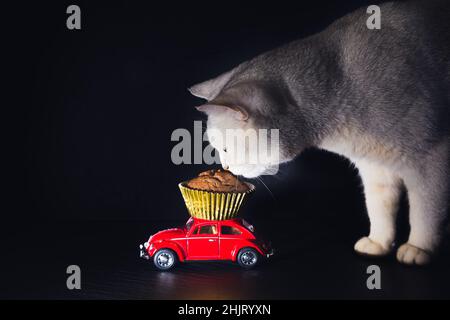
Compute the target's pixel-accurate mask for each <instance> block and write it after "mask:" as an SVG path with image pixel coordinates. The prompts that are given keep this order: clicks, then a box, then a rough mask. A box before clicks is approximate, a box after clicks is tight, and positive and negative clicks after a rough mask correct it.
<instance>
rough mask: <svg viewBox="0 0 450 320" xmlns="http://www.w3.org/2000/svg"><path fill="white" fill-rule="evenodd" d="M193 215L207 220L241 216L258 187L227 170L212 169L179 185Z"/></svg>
mask: <svg viewBox="0 0 450 320" xmlns="http://www.w3.org/2000/svg"><path fill="white" fill-rule="evenodd" d="M178 186H179V188H180V191H181V194H182V195H183V198H184V202H185V203H186V207H187V209H188V211H189V214H190V215H191V216H193V217H195V218H199V219H206V220H227V219H233V218H235V217H236V216H237V214H238V212H239V209H240V208H241V206H242V204H243V202H244V199H246V198H247V195H248V194H250V193H251V192H253V191H254V189H255V187H254V186H253V185H252V184H250V183H247V182H243V181H239V179H238V178H237V177H236V176H235V175H233V174H232V173H231V172H230V171H227V170H221V169H220V170H208V171H205V172H202V173H200V174H199V175H198V176H197V177H195V178H193V179H191V180H189V181H186V182H182V183H180V184H179V185H178Z"/></svg>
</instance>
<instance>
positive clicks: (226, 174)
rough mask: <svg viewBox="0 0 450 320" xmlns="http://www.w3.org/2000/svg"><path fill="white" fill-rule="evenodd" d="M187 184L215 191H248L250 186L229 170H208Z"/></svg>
mask: <svg viewBox="0 0 450 320" xmlns="http://www.w3.org/2000/svg"><path fill="white" fill-rule="evenodd" d="M186 186H187V187H189V188H192V189H197V190H202V191H215V192H246V191H248V190H249V189H250V188H249V186H248V185H247V184H246V183H245V182H242V181H239V180H238V178H237V177H236V176H235V175H234V174H232V173H231V172H230V171H228V170H222V169H218V170H208V171H204V172H202V173H200V174H199V175H198V177H195V178H193V179H191V180H189V181H188V182H187V183H186Z"/></svg>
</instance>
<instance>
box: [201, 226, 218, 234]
mask: <svg viewBox="0 0 450 320" xmlns="http://www.w3.org/2000/svg"><path fill="white" fill-rule="evenodd" d="M198 234H217V226H216V225H215V224H207V225H204V226H201V227H200V230H199V232H198Z"/></svg>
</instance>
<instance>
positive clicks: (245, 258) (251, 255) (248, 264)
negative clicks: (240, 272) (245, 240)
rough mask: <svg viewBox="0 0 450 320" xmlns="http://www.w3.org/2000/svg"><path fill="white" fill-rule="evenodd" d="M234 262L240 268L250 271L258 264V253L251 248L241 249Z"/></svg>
mask: <svg viewBox="0 0 450 320" xmlns="http://www.w3.org/2000/svg"><path fill="white" fill-rule="evenodd" d="M236 260H237V263H238V264H239V265H240V266H241V267H242V268H244V269H252V268H254V267H255V266H256V265H257V264H258V262H259V253H258V252H257V251H256V250H255V249H253V248H242V249H241V250H240V251H239V253H238V256H237V259H236Z"/></svg>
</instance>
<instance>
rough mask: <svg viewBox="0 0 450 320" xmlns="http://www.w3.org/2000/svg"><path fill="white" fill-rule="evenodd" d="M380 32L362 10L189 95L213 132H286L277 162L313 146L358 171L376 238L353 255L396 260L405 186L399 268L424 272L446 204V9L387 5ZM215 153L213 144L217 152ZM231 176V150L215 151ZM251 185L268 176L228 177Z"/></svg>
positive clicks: (449, 66)
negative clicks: (405, 226)
mask: <svg viewBox="0 0 450 320" xmlns="http://www.w3.org/2000/svg"><path fill="white" fill-rule="evenodd" d="M380 7H381V17H382V20H381V29H380V30H370V29H368V28H367V26H366V20H367V18H368V14H367V13H366V8H362V9H360V10H357V11H355V12H353V13H351V14H349V15H347V16H345V17H343V18H341V19H339V20H337V21H336V22H334V23H333V24H332V25H331V26H329V27H328V28H327V29H326V30H324V31H323V32H321V33H319V34H316V35H313V36H311V37H308V38H306V39H302V40H299V41H295V42H292V43H289V44H287V45H285V46H283V47H280V48H277V49H275V50H272V51H270V52H267V53H264V54H262V55H260V56H257V57H256V58H254V59H252V60H250V61H247V62H244V63H242V64H240V65H239V66H237V67H236V68H234V69H233V70H231V71H229V72H227V73H224V74H222V75H220V76H219V77H217V78H214V79H212V80H209V81H206V82H203V83H200V84H197V85H195V86H193V87H191V88H190V92H191V93H192V94H193V95H195V96H198V97H201V98H204V99H206V100H207V101H208V102H207V103H206V104H204V105H202V106H200V107H198V109H199V110H201V111H203V112H205V113H206V114H207V115H208V122H207V125H208V129H207V133H208V130H211V129H216V130H225V129H227V128H243V129H247V128H254V129H259V128H279V129H280V159H279V162H286V161H290V160H292V159H293V158H294V157H296V156H297V155H298V154H300V153H301V152H302V151H303V150H304V149H305V148H307V147H311V146H313V147H314V146H315V147H319V148H322V149H326V150H329V151H332V152H335V153H338V154H341V155H343V156H345V157H347V158H348V159H350V161H352V162H353V163H354V164H355V165H356V167H357V168H358V170H359V173H360V175H361V178H362V182H363V184H364V191H365V198H366V205H367V210H368V214H369V218H370V233H369V235H368V236H367V237H364V238H362V239H360V240H359V241H358V242H357V243H356V244H355V250H356V251H357V252H360V253H363V254H369V255H376V256H378V255H380V256H381V255H385V254H387V253H389V252H390V251H391V250H392V247H393V242H394V238H395V229H396V228H395V219H396V212H397V207H398V203H399V196H400V193H401V189H402V187H403V186H405V187H406V190H407V192H408V199H409V204H410V213H409V216H410V217H409V220H410V227H411V229H410V235H409V239H408V242H407V243H405V244H403V245H401V246H400V247H399V249H398V251H397V259H398V260H399V261H400V262H403V263H406V264H417V265H422V264H426V263H428V262H429V261H430V258H431V256H432V253H433V252H435V251H436V249H437V248H438V245H439V243H440V240H441V238H442V229H443V228H442V227H443V223H444V220H445V218H446V214H447V209H448V203H449V183H448V181H449V177H450V176H449V158H450V156H449V152H450V151H449V144H450V143H449V141H450V134H449V132H450V130H449V128H450V126H449V108H450V107H449V106H450V6H449V5H448V4H447V3H446V2H445V1H423V2H422V3H419V2H406V3H405V2H402V3H385V4H383V5H381V6H380ZM212 144H213V143H212ZM213 146H214V147H215V148H216V149H217V150H218V152H219V154H220V158H221V160H222V164H223V165H224V166H227V164H226V158H227V147H226V145H214V144H213ZM229 169H230V170H231V171H232V172H234V173H235V174H241V175H244V176H246V177H255V176H258V175H261V174H264V172H265V171H266V170H267V167H266V166H264V165H251V164H240V165H230V166H229Z"/></svg>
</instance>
